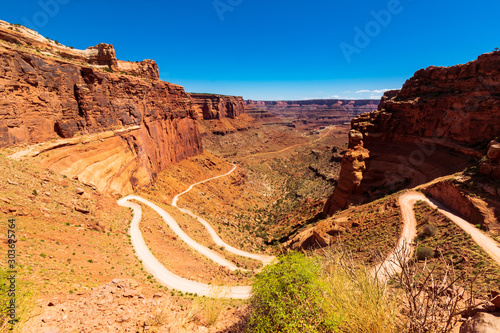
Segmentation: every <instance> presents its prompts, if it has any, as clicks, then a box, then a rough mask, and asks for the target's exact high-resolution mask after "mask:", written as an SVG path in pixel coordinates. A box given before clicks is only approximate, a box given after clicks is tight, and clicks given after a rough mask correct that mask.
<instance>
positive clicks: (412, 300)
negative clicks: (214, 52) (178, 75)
mask: <svg viewBox="0 0 500 333" xmlns="http://www.w3.org/2000/svg"><path fill="white" fill-rule="evenodd" d="M118 56H119V54H118ZM470 60H471V61H470V62H468V63H465V64H457V65H455V66H452V67H434V66H431V67H428V68H425V69H421V70H418V71H417V72H416V73H415V74H414V75H413V77H410V78H408V80H407V81H406V83H405V84H404V85H403V86H402V87H401V89H399V90H389V91H386V92H385V94H384V96H383V97H382V99H381V100H378V99H356V100H354V99H353V100H351V99H308V100H281V101H261V100H253V99H247V98H246V97H245V96H243V97H240V96H227V95H220V94H210V93H206V92H186V91H185V89H184V88H183V87H182V86H180V85H177V84H175V82H174V83H170V82H166V81H163V80H161V79H160V72H159V68H158V65H157V64H156V62H155V61H153V60H144V61H141V62H129V61H122V60H119V59H118V58H117V54H116V52H115V49H114V47H113V45H110V44H98V45H96V46H93V47H89V48H87V49H86V50H78V49H75V48H72V47H68V46H65V45H62V44H61V43H59V42H57V41H54V40H50V39H47V38H45V37H43V36H42V35H40V34H39V33H37V32H35V31H33V30H31V29H29V28H26V27H24V26H22V25H19V24H11V23H8V22H4V21H0V189H1V191H0V225H1V228H2V231H1V233H0V243H1V248H0V251H2V255H1V257H0V258H1V259H0V263H1V276H2V280H1V284H0V288H1V289H2V290H1V294H0V300H1V306H2V311H1V312H0V318H1V322H0V327H1V328H0V330H1V331H2V332H3V331H5V332H7V331H15V332H45V333H49V332H59V333H63V332H463V333H473V332H477V333H479V332H497V331H500V220H499V219H500V52H499V51H493V52H490V53H485V54H482V55H478V58H477V59H470ZM11 254H12V256H10V255H11ZM12 300H14V301H12ZM11 304H14V305H11Z"/></svg>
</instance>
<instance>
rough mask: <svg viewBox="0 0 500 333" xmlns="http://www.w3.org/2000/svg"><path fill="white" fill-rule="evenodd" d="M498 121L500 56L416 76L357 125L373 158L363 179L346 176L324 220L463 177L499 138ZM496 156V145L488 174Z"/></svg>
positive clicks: (354, 124) (343, 174)
mask: <svg viewBox="0 0 500 333" xmlns="http://www.w3.org/2000/svg"><path fill="white" fill-rule="evenodd" d="M499 114H500V52H492V53H488V54H484V55H481V56H480V57H479V58H478V59H477V60H475V61H472V62H469V63H467V64H464V65H457V66H453V67H429V68H427V69H422V70H419V71H417V72H416V73H415V75H414V76H413V77H412V78H411V79H409V80H408V81H407V82H406V83H405V84H404V86H403V88H402V89H401V90H399V91H388V92H386V94H385V95H384V97H383V98H382V100H381V102H380V105H379V107H378V110H377V111H373V112H370V113H365V114H362V115H360V116H358V117H357V118H355V119H353V120H352V122H351V127H352V129H353V130H356V131H358V132H360V133H361V135H362V141H363V142H364V148H365V149H367V150H368V151H369V155H370V158H368V159H367V160H366V169H365V171H363V172H362V176H360V177H356V178H353V177H351V175H350V173H349V172H347V171H345V172H341V179H340V180H339V184H342V183H344V186H343V187H339V188H338V189H337V190H336V191H335V193H334V194H333V198H331V199H330V200H329V204H327V205H326V207H325V211H324V212H325V214H326V215H331V214H333V213H334V212H335V211H337V210H339V209H344V208H346V207H347V205H349V204H351V203H362V202H366V201H369V200H373V199H376V198H378V197H381V196H383V195H385V194H387V193H392V192H395V191H397V190H400V189H403V188H407V187H414V186H417V185H419V184H423V183H426V182H428V181H430V180H432V179H434V178H437V177H440V176H444V175H447V174H451V173H454V172H457V171H461V170H463V169H464V168H465V167H466V166H468V165H470V164H471V163H475V159H479V158H481V157H482V156H483V155H484V153H486V146H487V144H488V143H489V142H490V141H491V140H492V139H494V138H496V137H498V136H500V117H499ZM495 152H496V145H495V144H492V145H491V146H490V153H489V155H491V157H489V158H490V162H489V164H486V165H485V166H483V170H484V172H486V173H488V172H489V173H490V174H494V173H495V172H494V171H493V170H497V169H495V168H494V167H491V166H492V165H494V164H495V163H496V162H495V161H497V160H496V155H497V154H496V153H495ZM343 167H344V166H343ZM351 167H352V166H351V165H349V164H346V168H347V169H349V168H351ZM349 177H351V179H349ZM361 177H362V180H361V183H359V184H358V182H359V179H360V178H361ZM346 188H347V189H348V190H346ZM352 188H353V190H351V189H352Z"/></svg>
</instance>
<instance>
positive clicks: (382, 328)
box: [324, 249, 402, 333]
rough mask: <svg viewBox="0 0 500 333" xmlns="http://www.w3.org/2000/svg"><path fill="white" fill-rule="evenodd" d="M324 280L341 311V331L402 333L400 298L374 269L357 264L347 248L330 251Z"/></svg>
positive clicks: (330, 301) (333, 302) (353, 332)
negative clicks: (377, 275)
mask: <svg viewBox="0 0 500 333" xmlns="http://www.w3.org/2000/svg"><path fill="white" fill-rule="evenodd" d="M324 254H325V259H326V260H325V262H324V265H325V274H324V279H325V281H326V284H327V285H328V286H329V289H330V299H329V300H328V302H329V303H330V306H331V307H333V308H334V309H336V311H337V312H338V313H339V314H340V318H341V321H340V325H339V331H340V332H346V333H362V332H363V333H391V332H394V333H396V332H397V333H399V332H401V331H402V330H401V327H402V325H401V320H400V317H399V309H400V304H399V300H398V298H397V297H396V295H394V294H393V293H392V292H391V291H390V290H388V288H387V286H386V285H385V284H384V283H382V282H380V281H379V280H377V279H376V278H375V277H374V275H373V274H372V272H371V270H370V269H369V268H367V267H365V266H363V265H359V264H356V263H355V261H354V259H353V258H352V256H351V255H350V254H348V253H347V252H345V250H341V251H335V250H332V249H330V250H327V251H325V252H324Z"/></svg>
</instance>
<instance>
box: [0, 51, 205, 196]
mask: <svg viewBox="0 0 500 333" xmlns="http://www.w3.org/2000/svg"><path fill="white" fill-rule="evenodd" d="M103 50H107V51H106V52H108V51H109V52H108V55H109V56H110V57H111V58H112V57H114V50H113V52H111V51H110V49H109V48H106V47H103ZM103 52H104V51H103ZM103 52H101V51H98V54H100V53H103ZM106 52H104V53H106ZM106 57H107V56H106ZM106 57H105V58H106ZM96 61H98V59H97V60H96ZM99 61H100V60H99ZM103 61H104V60H103ZM146 67H147V66H146ZM117 129H128V130H121V131H117ZM110 130H114V132H111V133H112V134H108V135H106V136H104V137H99V138H98V139H95V140H94V139H88V140H87V141H85V140H84V141H82V142H76V143H67V142H66V143H62V144H61V145H56V146H54V148H53V149H50V152H49V153H46V154H45V155H44V154H41V155H40V156H39V158H40V159H41V162H40V163H43V165H45V166H47V167H49V168H51V169H53V170H56V171H58V172H61V173H63V174H66V175H68V176H70V177H78V178H79V179H80V180H82V181H83V182H86V183H89V184H93V185H95V186H96V187H98V188H99V189H100V190H102V191H109V192H115V193H120V194H124V193H127V192H131V191H132V190H133V189H134V188H136V187H138V186H143V185H148V184H150V183H151V182H152V181H154V178H155V177H156V174H157V173H158V172H160V171H161V170H163V169H164V168H165V167H166V166H167V165H169V164H171V163H174V162H177V161H180V160H182V159H184V158H186V157H189V156H194V155H197V154H198V153H200V152H201V151H202V145H201V138H200V135H199V132H198V127H197V124H196V113H195V110H194V109H193V107H192V102H191V100H190V99H189V96H188V95H187V94H186V93H185V92H184V89H183V88H182V87H181V86H178V85H174V84H171V83H168V82H163V81H160V80H151V79H150V78H139V77H135V76H132V75H118V74H113V73H108V72H106V71H102V70H100V69H98V68H96V67H93V66H87V65H78V64H75V63H74V62H69V61H65V60H64V59H61V58H52V57H48V56H44V55H41V54H38V52H36V51H33V50H31V49H30V48H25V47H21V46H19V45H17V44H10V43H5V42H3V43H1V44H0V147H6V146H15V145H20V144H36V143H42V142H46V141H49V140H53V139H58V138H59V139H60V138H64V139H69V138H72V137H73V136H77V135H78V136H77V138H78V137H79V136H81V135H84V136H87V135H93V134H95V133H99V132H103V131H110ZM96 140H97V141H96Z"/></svg>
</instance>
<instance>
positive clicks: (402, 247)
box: [374, 191, 500, 280]
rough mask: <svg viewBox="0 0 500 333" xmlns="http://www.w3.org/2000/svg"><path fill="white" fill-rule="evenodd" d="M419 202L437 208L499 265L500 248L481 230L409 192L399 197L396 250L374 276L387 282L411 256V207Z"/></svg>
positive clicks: (413, 232)
mask: <svg viewBox="0 0 500 333" xmlns="http://www.w3.org/2000/svg"><path fill="white" fill-rule="evenodd" d="M419 200H422V201H425V202H427V203H428V204H429V205H430V206H431V207H432V208H437V209H438V210H439V212H440V213H441V214H443V215H445V216H446V217H448V218H449V219H450V220H451V221H453V223H455V224H456V225H458V226H459V227H460V228H462V229H463V230H464V231H465V232H466V233H468V234H469V235H470V236H471V237H472V239H473V240H474V242H475V243H476V244H477V245H479V246H480V247H481V248H482V249H483V250H484V251H485V252H486V253H488V255H490V257H491V258H492V259H493V260H494V261H495V262H496V263H497V264H498V265H500V246H499V244H498V243H497V242H496V241H495V240H493V239H492V238H490V237H488V236H486V235H485V234H484V233H483V232H482V231H481V230H479V229H477V228H476V227H475V226H473V225H472V224H470V223H469V222H467V221H465V220H464V219H462V218H461V217H459V216H457V215H455V214H453V213H452V212H451V211H450V210H449V209H448V208H446V207H444V206H443V205H442V204H440V203H439V202H437V201H435V200H430V199H428V198H427V197H426V196H425V195H423V194H422V193H419V192H415V191H410V192H406V193H404V194H402V195H401V196H400V197H399V204H400V207H401V215H402V217H403V231H402V233H401V237H400V239H399V241H398V244H397V245H396V248H395V249H394V250H393V251H392V253H391V254H389V256H388V257H387V258H386V260H385V261H384V262H383V263H381V264H380V265H378V266H376V267H375V268H374V273H375V275H376V276H377V277H378V278H379V279H382V280H387V279H388V278H389V277H390V276H392V275H394V274H395V273H399V272H401V267H400V263H401V259H403V258H404V260H405V261H406V260H408V259H409V258H410V257H411V255H412V254H413V247H412V243H413V239H414V238H415V236H416V234H417V222H416V219H415V213H414V211H413V206H414V205H415V203H416V202H417V201H419Z"/></svg>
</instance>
